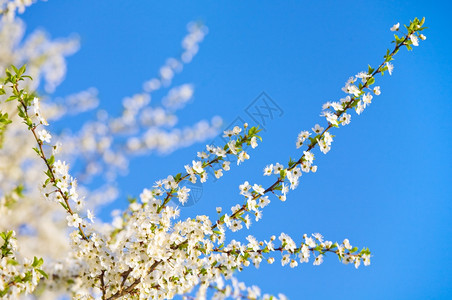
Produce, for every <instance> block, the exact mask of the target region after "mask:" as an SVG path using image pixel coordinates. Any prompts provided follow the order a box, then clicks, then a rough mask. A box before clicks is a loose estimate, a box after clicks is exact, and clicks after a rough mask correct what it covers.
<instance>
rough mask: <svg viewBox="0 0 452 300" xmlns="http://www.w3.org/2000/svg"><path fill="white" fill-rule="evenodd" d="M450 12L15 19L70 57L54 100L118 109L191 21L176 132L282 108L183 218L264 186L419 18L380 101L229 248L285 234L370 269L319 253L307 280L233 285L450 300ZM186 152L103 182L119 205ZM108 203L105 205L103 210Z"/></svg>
mask: <svg viewBox="0 0 452 300" xmlns="http://www.w3.org/2000/svg"><path fill="white" fill-rule="evenodd" d="M451 8H452V5H451V4H450V2H449V1H278V2H276V1H275V2H271V1H246V2H245V1H240V2H239V1H215V2H214V1H197V2H193V3H192V2H188V1H165V2H163V1H161V2H158V3H156V2H152V3H151V2H150V1H128V2H124V1H86V0H79V1H48V2H40V3H38V4H36V5H34V6H32V7H31V8H30V9H29V10H27V11H26V13H25V14H24V15H23V16H22V18H23V19H24V20H25V22H26V24H27V26H28V27H27V30H28V31H29V32H31V31H33V30H34V29H36V28H43V29H45V30H46V31H48V32H49V33H50V35H51V36H52V37H66V36H68V35H70V34H72V33H77V34H78V35H79V36H80V39H81V50H80V51H79V52H78V53H77V54H75V55H73V56H71V57H70V58H69V59H68V73H67V78H66V80H65V81H64V83H63V84H62V85H61V86H60V87H59V88H58V89H57V90H56V93H55V94H56V95H58V96H64V95H67V94H70V93H74V92H77V91H80V90H82V89H85V88H88V87H91V86H95V87H96V88H98V90H99V97H100V99H101V100H102V102H101V104H100V106H101V107H102V108H105V109H107V110H109V111H110V112H113V113H115V112H118V111H119V108H120V101H121V99H122V98H123V97H124V96H128V95H132V94H133V93H136V92H140V91H141V85H142V83H143V82H144V81H145V80H147V79H149V78H151V77H153V76H154V75H155V74H156V72H157V70H158V68H159V67H160V66H161V65H162V64H163V63H164V61H165V59H166V58H167V57H169V56H171V55H176V54H178V53H179V51H180V50H179V49H180V40H181V39H182V37H183V36H184V35H185V33H186V30H185V26H186V24H187V23H188V22H189V21H193V20H195V21H196V20H200V21H202V22H204V23H205V24H206V25H207V26H208V28H209V34H208V35H207V37H206V39H205V41H204V42H203V43H202V44H201V46H200V52H199V54H198V55H197V56H196V57H195V59H194V61H193V62H192V63H191V64H190V65H188V66H187V67H186V68H185V69H184V71H183V72H182V73H181V74H180V75H178V76H177V77H176V79H175V84H178V83H185V82H190V83H192V84H193V85H194V86H195V97H194V101H193V102H192V103H190V105H189V106H188V107H187V108H185V109H184V111H183V114H181V115H180V119H181V124H182V125H185V124H190V123H193V122H194V121H196V120H198V119H201V118H210V117H212V116H214V115H220V116H221V117H223V119H224V120H225V124H229V123H230V122H231V121H233V120H234V119H235V118H236V117H238V116H239V117H242V118H246V117H247V114H246V112H245V109H246V107H247V106H248V105H249V104H250V103H252V102H253V100H254V99H256V97H257V96H258V95H260V93H261V92H262V91H265V92H266V93H267V94H268V95H269V96H270V97H271V99H273V101H274V102H275V103H277V105H278V106H279V107H280V108H281V109H282V111H283V114H282V116H278V117H275V118H274V119H273V120H271V121H269V122H268V124H267V125H266V131H265V132H264V133H263V134H262V137H263V139H264V142H263V143H262V144H261V145H260V146H259V147H258V148H257V149H255V150H253V151H251V152H250V154H251V158H252V159H251V160H250V161H247V162H246V163H245V164H243V165H242V166H240V167H234V168H233V170H232V171H231V172H230V173H227V174H226V176H224V177H223V179H222V180H220V181H218V182H210V183H209V184H206V185H204V186H203V196H202V198H201V199H200V201H199V202H198V203H196V205H193V206H190V207H187V208H183V209H182V215H183V217H187V216H193V215H195V214H209V215H212V216H213V215H214V210H215V207H216V206H223V207H224V208H228V207H230V206H233V205H234V204H236V203H241V201H242V199H241V197H240V196H239V190H238V185H239V184H241V183H243V181H245V180H248V181H250V182H252V183H259V184H262V185H264V186H267V185H269V184H271V182H270V180H269V179H268V178H267V177H265V178H264V177H263V176H262V170H263V168H264V167H265V165H267V164H269V163H275V162H281V163H287V161H288V159H289V157H299V156H300V151H297V150H296V149H295V140H296V136H297V134H298V133H299V132H300V131H301V130H309V129H310V128H311V127H313V125H314V124H316V123H320V122H324V119H323V118H321V117H319V113H320V110H321V105H322V104H323V103H324V102H326V101H336V100H338V99H339V98H341V97H343V92H342V91H341V87H342V86H343V84H344V82H345V81H346V80H347V78H348V77H349V76H352V75H354V74H356V73H358V72H359V71H362V70H364V69H365V68H366V67H367V64H370V65H372V66H376V65H378V64H379V63H380V62H381V61H382V57H383V55H384V52H385V51H386V49H387V48H390V47H392V45H391V44H390V41H391V40H392V38H393V36H392V34H391V32H390V31H389V28H390V27H391V26H392V25H393V24H395V23H397V22H400V23H401V24H407V23H408V22H409V20H411V19H413V18H414V17H419V18H421V17H423V16H425V17H426V26H428V27H429V29H428V30H426V32H425V34H426V36H427V40H426V41H425V42H422V43H421V46H419V47H416V48H415V49H414V51H413V52H408V51H406V50H405V49H404V50H402V51H400V52H399V54H398V55H397V57H396V60H395V61H394V65H395V70H394V74H393V75H392V76H391V77H390V76H388V74H385V76H384V77H378V78H377V84H378V85H380V86H381V89H382V94H381V96H379V97H376V98H374V101H373V103H372V105H371V106H370V107H369V108H368V109H366V111H365V112H364V113H363V114H362V115H361V116H357V115H356V114H354V113H353V114H352V122H351V125H349V126H347V127H344V128H342V127H341V128H340V129H336V130H334V131H333V134H334V135H336V137H335V141H334V142H333V145H332V151H330V152H329V153H328V154H327V155H324V154H322V153H320V152H319V151H318V150H317V151H316V152H315V154H316V163H317V165H318V166H319V170H318V172H317V173H316V174H307V175H304V176H303V178H302V182H301V186H300V187H299V188H298V189H297V190H295V191H291V192H290V193H289V195H288V200H287V201H286V202H285V203H281V202H278V201H277V200H276V199H274V200H273V201H272V203H271V205H270V206H269V207H268V208H267V209H266V210H265V211H264V219H263V220H262V221H260V222H259V223H255V224H253V226H252V227H251V228H250V230H249V231H246V232H243V233H241V234H238V235H236V236H234V237H236V238H243V237H244V236H246V235H248V234H253V235H255V236H256V237H257V238H259V239H268V237H269V236H270V235H272V234H279V233H280V232H285V233H288V234H290V235H291V236H292V237H294V239H296V241H297V242H298V241H300V239H301V236H302V235H303V234H304V233H307V234H311V233H314V232H320V233H321V234H323V235H324V236H325V238H327V239H330V240H333V241H336V240H337V241H342V240H343V239H344V238H349V239H350V241H351V243H352V244H353V245H356V246H358V247H360V248H361V247H369V248H370V249H371V251H372V253H373V260H372V264H371V266H369V267H361V268H360V269H358V270H356V269H355V268H354V267H353V266H346V265H342V264H341V263H339V261H338V260H337V258H336V257H334V256H332V255H328V256H327V257H326V260H325V262H324V264H323V265H321V266H318V267H316V266H312V265H311V264H309V265H302V266H300V267H298V268H296V269H290V268H285V267H284V268H283V267H281V266H280V265H278V263H275V264H274V265H271V266H269V265H266V264H262V265H261V268H260V269H258V270H254V269H253V268H249V269H247V270H245V271H244V272H242V273H240V274H238V278H239V279H240V280H243V281H245V282H246V283H248V284H250V285H251V284H257V285H259V286H260V287H261V288H262V289H263V291H264V292H269V293H278V292H282V293H284V294H286V295H287V296H288V297H289V298H291V299H300V298H301V297H306V298H308V299H311V298H314V297H318V298H319V299H326V298H330V297H335V298H336V299H345V298H348V299H361V298H366V299H450V298H452V272H450V268H451V267H452V257H451V255H450V254H449V249H450V247H451V246H452V229H451V228H452V227H451V212H452V202H451V201H450V200H452V197H451V193H452V184H451V183H452V180H451V179H452V178H451V175H450V174H451V171H452V160H451V157H450V153H451V151H450V149H451V140H452V139H451V138H452V135H451V128H452V119H451V117H450V115H449V113H450V110H451V109H452V101H451V91H450V83H451V82H452V76H451V74H452V68H451V66H452V64H451V56H450V47H451V46H452V44H451V39H450V38H451V34H450V30H449V29H448V28H449V27H450V26H449V21H450V17H449V12H450V10H451ZM157 100H158V99H157ZM249 121H250V123H252V122H251V120H249ZM320 124H325V123H320ZM202 147H203V145H202V144H198V145H194V146H192V147H190V148H187V149H183V150H180V151H178V152H176V153H173V154H171V155H166V156H157V155H151V156H147V157H141V158H137V159H135V160H134V161H133V162H132V164H131V170H130V174H129V175H128V176H125V177H123V178H121V179H120V180H119V183H120V187H121V189H122V191H123V194H122V195H123V196H124V197H125V196H127V195H137V194H139V193H140V191H141V190H142V189H143V188H144V187H150V186H151V185H152V184H153V182H154V181H155V180H157V179H160V178H163V177H166V176H167V175H168V174H175V173H178V172H179V171H182V170H183V165H184V164H186V163H188V162H189V161H191V159H192V158H193V157H194V154H195V153H196V151H199V150H200V149H201V148H202ZM124 205H125V201H122V200H120V201H118V203H115V204H114V205H113V206H111V207H109V208H108V209H105V211H108V210H110V209H112V208H114V207H124ZM105 215H107V213H105ZM276 257H278V256H276Z"/></svg>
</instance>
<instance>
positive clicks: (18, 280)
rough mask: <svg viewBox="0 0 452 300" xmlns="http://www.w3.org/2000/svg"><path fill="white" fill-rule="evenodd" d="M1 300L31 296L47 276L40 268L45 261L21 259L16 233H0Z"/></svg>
mask: <svg viewBox="0 0 452 300" xmlns="http://www.w3.org/2000/svg"><path fill="white" fill-rule="evenodd" d="M0 237H1V239H0V243H1V245H0V251H1V253H0V298H1V299H18V298H19V296H20V294H23V293H25V294H31V293H32V292H33V291H34V290H35V288H36V286H37V285H38V283H39V280H40V279H41V278H42V277H43V275H44V274H45V273H44V272H43V271H42V270H40V269H39V267H40V266H41V265H42V263H43V260H42V259H37V258H36V257H35V258H34V260H30V259H28V258H19V257H17V256H18V254H19V249H18V247H17V243H16V241H15V237H16V233H15V232H14V231H9V232H1V233H0Z"/></svg>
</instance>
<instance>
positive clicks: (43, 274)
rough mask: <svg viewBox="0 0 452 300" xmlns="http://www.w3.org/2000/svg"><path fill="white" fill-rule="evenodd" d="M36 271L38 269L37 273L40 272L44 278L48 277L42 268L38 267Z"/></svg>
mask: <svg viewBox="0 0 452 300" xmlns="http://www.w3.org/2000/svg"><path fill="white" fill-rule="evenodd" d="M36 271H38V272H39V273H41V275H42V276H44V277H45V279H49V275H47V273H46V272H44V271H43V270H41V269H38V270H36Z"/></svg>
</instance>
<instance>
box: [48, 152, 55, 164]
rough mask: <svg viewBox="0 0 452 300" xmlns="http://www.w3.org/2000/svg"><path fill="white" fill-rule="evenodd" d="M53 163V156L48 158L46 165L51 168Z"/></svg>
mask: <svg viewBox="0 0 452 300" xmlns="http://www.w3.org/2000/svg"><path fill="white" fill-rule="evenodd" d="M54 162H55V156H53V155H52V156H50V158H49V159H48V160H47V163H48V164H49V165H50V166H52V165H53V163H54Z"/></svg>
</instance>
